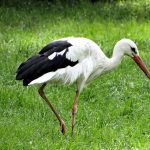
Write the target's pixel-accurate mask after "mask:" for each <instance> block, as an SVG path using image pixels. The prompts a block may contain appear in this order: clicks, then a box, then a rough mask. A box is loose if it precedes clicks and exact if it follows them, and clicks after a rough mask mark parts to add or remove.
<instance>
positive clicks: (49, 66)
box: [16, 41, 78, 86]
mask: <svg viewBox="0 0 150 150" xmlns="http://www.w3.org/2000/svg"><path fill="white" fill-rule="evenodd" d="M70 46H72V45H71V44H70V43H68V42H66V41H56V42H53V43H50V44H48V45H47V46H46V47H44V48H43V49H42V50H41V51H40V52H39V54H38V55H36V56H33V57H31V58H29V59H28V60H27V61H26V62H23V63H22V64H21V65H20V66H19V68H18V70H17V75H16V79H17V80H23V85H24V86H26V85H28V84H29V83H30V82H31V81H33V80H35V79H37V78H38V77H40V76H42V75H44V74H45V73H48V72H51V71H56V70H57V69H60V68H65V67H67V66H74V65H76V64H77V63H78V61H76V62H73V61H71V60H69V59H67V58H66V53H67V52H68V51H69V50H68V47H70ZM63 50H65V53H64V54H63V55H56V56H55V57H54V58H53V59H52V60H50V59H49V58H48V56H50V55H51V54H53V53H54V52H61V51H63Z"/></svg>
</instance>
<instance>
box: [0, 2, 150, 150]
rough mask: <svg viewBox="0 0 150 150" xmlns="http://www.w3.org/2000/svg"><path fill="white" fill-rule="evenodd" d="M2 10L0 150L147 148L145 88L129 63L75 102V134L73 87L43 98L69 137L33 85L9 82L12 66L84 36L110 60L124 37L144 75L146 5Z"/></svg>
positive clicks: (149, 117) (149, 104) (149, 122)
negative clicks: (55, 43) (138, 56)
mask: <svg viewBox="0 0 150 150" xmlns="http://www.w3.org/2000/svg"><path fill="white" fill-rule="evenodd" d="M32 4H33V3H31V4H30V3H28V4H26V5H25V6H24V7H23V6H22V4H20V5H19V4H18V5H17V6H9V5H4V4H3V5H1V7H0V14H1V15H0V81H1V82H0V135H1V136H0V148H1V149H52V150H54V149H62V150H63V149H65V150H73V149H78V150H88V149H89V150H91V149H92V150H99V149H106V150H107V149H112V150H113V149H142V150H148V149H150V82H149V80H148V79H147V78H146V77H145V76H144V74H143V73H142V72H141V71H140V69H139V68H138V67H137V66H136V65H135V63H134V62H133V61H132V60H131V59H130V58H128V57H125V58H124V60H123V62H122V64H121V65H120V66H119V67H118V69H116V70H115V71H113V72H111V73H110V74H107V75H105V76H103V77H101V78H98V79H97V80H95V81H93V82H92V83H91V84H90V85H89V86H88V87H87V88H85V89H84V91H83V92H82V94H81V96H80V99H79V106H78V114H77V119H76V126H75V135H74V136H73V137H72V136H71V108H72V103H73V99H74V94H75V85H72V86H64V85H49V86H48V87H47V88H46V94H47V95H48V97H49V98H50V99H51V102H52V103H53V105H54V106H55V107H56V109H57V110H58V112H59V113H60V114H61V116H63V119H64V120H65V121H66V125H67V135H66V136H63V135H62V134H61V132H60V130H59V128H60V127H59V123H58V121H57V119H56V118H55V116H54V115H53V113H52V112H51V110H49V108H48V106H47V105H46V104H45V103H43V102H42V100H41V98H40V97H39V96H38V92H37V89H38V87H36V86H31V87H27V88H26V87H23V86H22V83H21V82H18V81H15V71H16V69H17V67H18V65H19V64H20V63H21V62H22V61H24V60H26V59H27V58H28V57H29V56H31V55H34V54H36V53H37V52H38V51H39V50H40V49H41V48H42V47H43V46H44V45H46V44H47V43H49V42H51V41H53V40H54V39H59V38H61V37H66V36H83V37H87V38H90V39H92V40H94V41H95V42H97V43H98V44H100V45H101V47H102V49H103V51H104V52H105V53H106V55H108V56H109V57H110V56H111V53H112V49H113V46H114V44H115V43H116V42H117V41H118V40H120V39H121V38H123V37H126V38H130V39H132V40H134V41H135V42H136V43H137V45H138V48H139V51H140V54H141V57H142V58H143V59H144V61H145V63H146V65H147V66H149V68H150V61H149V57H150V51H149V50H150V29H149V27H150V20H149V19H150V1H149V0H147V1H144V2H143V1H142V0H141V1H127V2H121V1H120V2H119V1H117V2H116V3H110V4H108V3H97V4H94V5H91V4H89V3H87V4H85V3H83V4H81V5H74V6H68V5H65V6H64V7H63V6H62V5H60V4H57V6H55V5H54V4H49V5H48V6H47V5H46V4H43V5H42V6H40V5H39V4H38V5H36V4H34V5H32Z"/></svg>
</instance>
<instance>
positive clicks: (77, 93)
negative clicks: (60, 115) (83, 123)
mask: <svg viewBox="0 0 150 150" xmlns="http://www.w3.org/2000/svg"><path fill="white" fill-rule="evenodd" d="M79 95H80V93H79V91H78V90H77V91H76V96H75V99H74V103H73V107H72V134H73V129H74V125H75V115H76V113H77V105H78V97H79Z"/></svg>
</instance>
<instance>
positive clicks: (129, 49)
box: [114, 39, 150, 79]
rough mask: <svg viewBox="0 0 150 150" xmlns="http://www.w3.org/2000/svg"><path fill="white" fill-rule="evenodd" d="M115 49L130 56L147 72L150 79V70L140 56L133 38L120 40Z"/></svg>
mask: <svg viewBox="0 0 150 150" xmlns="http://www.w3.org/2000/svg"><path fill="white" fill-rule="evenodd" d="M114 51H115V52H117V53H120V54H125V55H128V56H130V57H131V58H132V59H133V60H134V61H135V62H136V63H137V65H138V66H139V67H140V68H141V70H142V71H143V72H144V73H145V75H146V76H147V77H148V78H149V79H150V72H149V70H148V69H147V67H146V65H145V64H144V62H143V60H142V59H141V58H140V56H139V51H138V48H137V46H136V44H135V43H134V42H133V41H132V40H129V39H122V40H120V41H118V42H117V44H116V45H115V47H114Z"/></svg>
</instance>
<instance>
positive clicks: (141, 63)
mask: <svg viewBox="0 0 150 150" xmlns="http://www.w3.org/2000/svg"><path fill="white" fill-rule="evenodd" d="M133 60H134V61H135V62H136V63H137V65H138V66H139V67H140V68H141V70H142V71H143V72H144V73H145V75H146V76H147V77H148V78H149V79H150V72H149V70H148V69H147V67H146V65H145V64H144V62H143V60H142V59H141V58H140V56H138V55H134V57H133Z"/></svg>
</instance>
